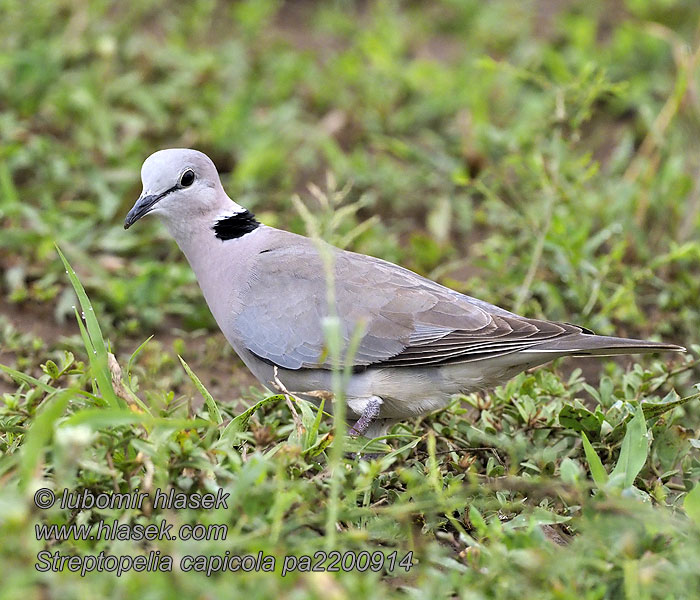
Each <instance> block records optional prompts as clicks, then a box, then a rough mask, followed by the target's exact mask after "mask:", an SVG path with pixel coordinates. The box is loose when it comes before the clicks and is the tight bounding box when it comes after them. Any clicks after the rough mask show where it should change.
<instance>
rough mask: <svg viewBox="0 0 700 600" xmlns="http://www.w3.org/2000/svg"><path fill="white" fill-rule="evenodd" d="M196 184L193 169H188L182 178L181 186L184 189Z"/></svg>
mask: <svg viewBox="0 0 700 600" xmlns="http://www.w3.org/2000/svg"><path fill="white" fill-rule="evenodd" d="M193 183H194V171H193V170H192V169H187V171H185V172H184V173H183V174H182V175H181V176H180V185H181V186H182V187H190V186H191V185H192V184H193Z"/></svg>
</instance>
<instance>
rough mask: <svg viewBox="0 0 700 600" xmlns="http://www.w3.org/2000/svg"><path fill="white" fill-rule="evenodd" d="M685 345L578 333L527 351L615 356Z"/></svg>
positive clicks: (682, 350) (664, 349)
mask: <svg viewBox="0 0 700 600" xmlns="http://www.w3.org/2000/svg"><path fill="white" fill-rule="evenodd" d="M685 351H686V349H685V348H684V347H683V346H677V345H676V344H667V343H665V342H651V341H649V340H634V339H628V338H619V337H609V336H606V335H591V334H588V333H576V334H573V335H567V336H564V337H561V338H559V339H556V340H552V341H550V342H545V343H543V344H538V345H537V346H533V347H532V348H529V349H528V350H525V352H528V353H530V352H532V353H540V352H547V353H550V352H551V353H554V354H562V355H569V356H613V355H615V354H649V353H652V352H685Z"/></svg>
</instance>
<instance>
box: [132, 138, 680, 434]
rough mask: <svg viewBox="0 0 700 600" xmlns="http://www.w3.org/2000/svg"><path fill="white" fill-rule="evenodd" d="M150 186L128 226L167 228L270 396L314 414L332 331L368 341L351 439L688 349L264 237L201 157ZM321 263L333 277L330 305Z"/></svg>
mask: <svg viewBox="0 0 700 600" xmlns="http://www.w3.org/2000/svg"><path fill="white" fill-rule="evenodd" d="M141 180H142V183H143V193H142V194H141V196H140V197H139V198H138V200H137V201H136V203H135V204H134V206H133V208H132V209H131V210H130V211H129V213H128V214H127V216H126V219H125V221H124V228H125V229H128V228H129V227H131V226H132V225H133V224H134V223H135V222H136V221H138V220H139V219H141V218H142V217H144V216H146V215H155V216H156V217H157V218H158V219H159V220H160V221H161V222H162V223H163V225H164V226H165V228H166V229H167V230H168V232H169V233H170V235H171V236H172V237H173V238H174V239H175V242H176V243H177V245H178V246H179V247H180V249H181V250H182V252H183V253H184V255H185V257H186V258H187V261H188V262H189V264H190V266H191V268H192V269H193V271H194V273H195V275H196V278H197V281H198V283H199V286H200V288H201V290H202V293H203V295H204V298H205V300H206V302H207V305H208V306H209V309H210V310H211V313H212V315H213V316H214V319H215V320H216V322H217V324H218V326H219V328H220V329H221V331H222V332H223V334H224V336H225V337H226V340H227V341H228V342H229V344H231V346H232V347H233V349H234V350H235V352H236V353H237V354H238V356H239V357H240V358H241V359H242V361H243V362H244V363H245V365H246V366H247V367H248V369H250V371H251V372H252V373H253V375H254V376H255V377H256V378H257V380H258V381H259V382H260V383H261V384H262V385H264V386H266V387H268V388H269V389H278V390H279V389H280V385H281V386H282V387H283V389H286V390H289V392H290V393H292V394H294V395H297V396H300V397H302V398H307V399H309V400H312V401H315V402H316V403H318V401H319V400H318V399H319V397H329V398H330V397H332V391H333V385H332V378H333V377H332V374H333V366H334V361H333V359H332V357H331V356H330V353H329V352H328V348H327V345H326V339H325V337H324V325H323V324H324V322H325V321H326V319H327V318H328V317H335V318H337V323H338V330H339V332H340V337H341V338H342V342H343V344H344V348H345V349H346V350H347V348H348V346H349V344H350V341H351V340H352V339H353V336H354V335H356V332H358V331H359V332H360V333H359V334H358V335H359V336H360V337H359V343H358V344H357V346H356V349H355V351H354V352H352V353H347V356H346V359H347V360H350V361H351V365H350V366H351V369H352V370H351V375H350V377H349V379H348V381H347V383H346V385H345V389H344V396H345V399H346V408H347V413H346V414H347V418H348V420H349V422H350V423H351V424H352V426H351V429H350V434H351V435H353V436H358V435H366V436H368V437H373V436H376V435H379V434H381V433H383V432H385V431H387V429H388V428H389V427H390V426H391V425H393V424H394V423H396V422H399V421H401V420H404V419H408V418H411V417H415V416H418V415H423V414H425V413H428V412H431V411H435V410H437V409H441V408H444V407H446V406H447V405H448V404H449V403H450V401H451V399H452V398H453V397H454V395H456V394H468V393H471V392H473V391H477V390H484V389H488V388H492V387H495V386H497V385H499V384H501V383H504V382H506V381H507V380H508V379H510V378H512V377H513V376H515V375H516V374H518V373H520V372H521V371H524V370H526V369H529V368H532V367H535V366H539V365H543V364H546V363H548V362H550V361H552V360H554V359H556V358H559V357H564V356H574V357H576V356H589V355H597V356H608V355H615V354H641V353H649V352H660V351H671V352H682V351H684V350H685V349H684V348H683V347H681V346H677V345H675V344H669V343H661V342H653V341H647V340H637V339H626V338H619V337H609V336H602V335H595V334H594V333H593V332H592V331H590V330H589V329H586V328H585V327H580V326H576V325H572V324H569V323H563V322H554V321H547V320H542V319H534V318H526V317H523V316H520V315H517V314H515V313H512V312H510V311H508V310H505V309H503V308H499V307H498V306H495V305H493V304H489V303H487V302H484V301H483V300H479V299H477V298H473V297H471V296H467V295H465V294H462V293H459V292H457V291H455V290H452V289H450V288H447V287H445V286H443V285H440V284H438V283H436V282H434V281H432V280H430V279H427V278H425V277H422V276H421V275H418V274H417V273H414V272H413V271H410V270H408V269H405V268H403V267H400V266H398V265H395V264H393V263H390V262H387V261H384V260H381V259H379V258H375V257H372V256H366V255H363V254H357V253H354V252H349V251H346V250H341V249H338V248H335V247H333V246H330V245H327V244H326V245H319V243H317V242H316V241H314V240H313V239H310V238H307V237H304V236H302V235H298V234H295V233H291V232H288V231H284V230H280V229H276V228H274V227H270V226H267V225H264V224H262V223H260V222H259V221H258V220H257V219H256V218H255V215H254V214H253V213H251V212H250V211H249V210H247V209H246V208H244V207H242V206H240V205H239V204H237V203H236V202H235V201H233V200H232V199H231V198H229V197H228V195H227V194H226V192H225V191H224V188H223V186H222V184H221V180H220V178H219V174H218V172H217V169H216V167H215V165H214V163H213V162H212V161H211V160H210V159H209V157H207V156H206V155H205V154H203V153H202V152H199V151H197V150H191V149H177V148H176V149H167V150H160V151H158V152H155V153H154V154H152V155H151V156H149V157H148V158H147V159H146V161H145V162H144V163H143V167H142V169H141ZM323 252H326V253H328V256H330V258H331V264H332V265H333V266H332V274H333V276H332V277H331V278H330V279H331V281H332V285H333V286H334V304H333V306H330V307H329V300H328V298H329V296H328V294H327V289H328V283H327V278H326V275H325V273H326V271H324V256H323V254H322V253H323ZM331 309H332V310H331ZM329 408H330V407H329Z"/></svg>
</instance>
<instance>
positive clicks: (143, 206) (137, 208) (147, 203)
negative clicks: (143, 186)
mask: <svg viewBox="0 0 700 600" xmlns="http://www.w3.org/2000/svg"><path fill="white" fill-rule="evenodd" d="M164 195H165V194H159V195H152V196H141V197H140V198H139V199H138V200H137V201H136V204H134V206H133V208H132V209H131V210H130V211H129V214H128V215H126V219H124V229H129V227H131V226H132V225H133V224H134V223H136V221H138V220H139V219H140V218H141V217H143V216H144V215H146V214H148V213H149V212H150V211H151V209H152V208H153V207H154V206H155V204H156V202H158V200H160V199H161V198H162V197H163V196H164Z"/></svg>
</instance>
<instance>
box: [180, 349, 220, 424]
mask: <svg viewBox="0 0 700 600" xmlns="http://www.w3.org/2000/svg"><path fill="white" fill-rule="evenodd" d="M178 358H179V359H180V362H181V363H182V366H183V367H184V369H185V371H186V373H187V374H188V375H189V376H190V379H191V380H192V383H194V385H195V387H196V388H197V389H198V390H199V393H200V394H202V397H203V398H204V402H206V405H207V410H208V411H209V418H210V419H211V420H212V422H213V423H216V424H217V425H221V424H222V423H223V422H224V419H223V417H222V416H221V412H220V411H219V407H218V406H217V405H216V401H215V400H214V398H213V396H212V395H211V394H210V393H209V390H207V388H205V387H204V384H203V383H202V382H201V381H200V380H199V377H197V376H196V375H195V374H194V371H193V370H192V369H190V366H189V365H188V364H187V363H186V362H185V359H184V358H182V356H180V355H179V354H178Z"/></svg>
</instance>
